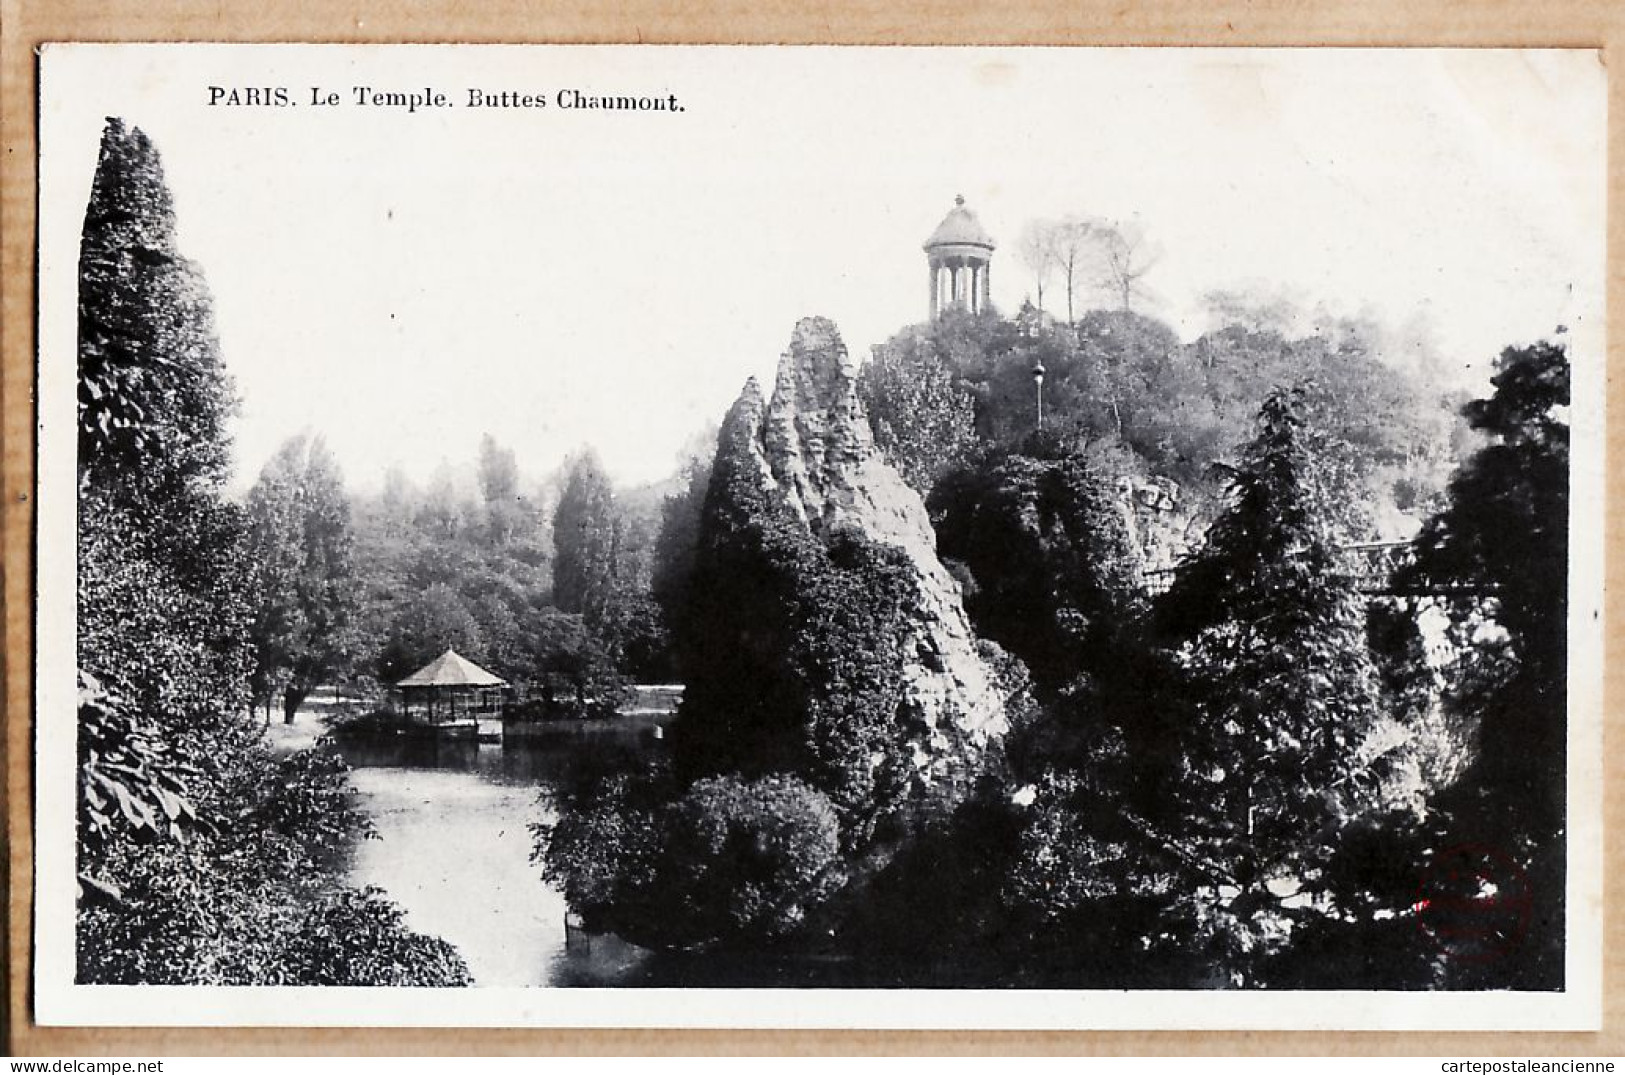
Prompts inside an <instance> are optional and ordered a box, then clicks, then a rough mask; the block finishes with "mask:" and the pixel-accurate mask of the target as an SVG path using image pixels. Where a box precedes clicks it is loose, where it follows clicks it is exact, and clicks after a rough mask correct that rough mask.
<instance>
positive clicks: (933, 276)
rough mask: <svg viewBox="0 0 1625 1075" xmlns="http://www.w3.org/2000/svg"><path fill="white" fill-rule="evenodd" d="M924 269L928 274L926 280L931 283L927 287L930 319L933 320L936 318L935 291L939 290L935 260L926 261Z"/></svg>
mask: <svg viewBox="0 0 1625 1075" xmlns="http://www.w3.org/2000/svg"><path fill="white" fill-rule="evenodd" d="M926 269H927V274H928V280H927V282H928V283H929V284H930V285H931V286H930V288H929V289H928V290H929V291H930V295H931V320H933V321H935V320H936V319H937V292H938V290H939V282H938V279H937V263H936V262H935V261H932V262H928V263H927V265H926Z"/></svg>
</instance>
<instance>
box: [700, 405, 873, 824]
mask: <svg viewBox="0 0 1625 1075" xmlns="http://www.w3.org/2000/svg"><path fill="white" fill-rule="evenodd" d="M761 405H762V401H761V398H760V395H759V394H757V393H756V390H755V389H754V387H752V388H751V389H749V390H748V391H747V393H746V395H745V396H744V397H742V399H741V400H740V402H738V403H737V404H735V406H734V409H733V411H731V412H730V414H729V416H728V419H727V420H726V421H725V422H724V423H723V426H722V432H721V434H720V437H719V443H718V447H717V454H716V459H715V461H714V463H713V466H712V468H711V480H710V483H709V486H708V492H707V495H706V500H705V506H704V510H703V513H702V516H701V520H700V527H699V537H698V542H697V548H696V552H695V561H694V569H693V574H692V577H691V581H690V584H689V587H688V594H689V597H690V600H689V603H688V606H687V608H686V609H685V610H684V613H683V615H682V618H681V619H679V620H678V621H677V623H676V630H675V632H674V636H675V638H676V640H677V641H678V651H677V652H678V659H679V660H680V662H681V665H682V667H683V669H684V671H685V673H686V675H687V677H688V693H687V695H686V696H685V698H684V701H683V709H682V713H681V716H680V719H679V721H678V725H677V727H676V729H675V733H676V735H675V740H674V743H675V751H676V754H675V757H676V762H677V768H678V772H679V774H680V775H681V776H682V777H683V778H684V779H685V780H691V779H697V778H700V777H705V776H712V775H717V774H724V773H730V772H739V773H743V774H746V775H751V776H754V775H762V774H769V773H793V774H796V775H797V776H798V777H800V778H801V779H804V780H806V781H807V782H808V783H809V784H810V785H811V786H812V787H814V788H816V789H817V790H818V791H820V792H822V793H824V794H826V795H828V796H829V797H830V799H831V801H832V802H834V804H835V806H836V809H837V811H838V812H839V813H840V816H841V818H842V821H843V824H844V825H845V826H846V831H847V835H848V838H849V839H851V840H852V841H853V842H855V843H861V842H862V841H863V840H864V839H865V838H866V837H867V835H868V832H869V830H870V829H871V828H872V826H873V825H874V824H875V822H876V821H877V820H878V819H879V818H881V817H882V816H884V815H885V814H886V813H888V812H889V811H891V810H892V809H894V808H895V807H896V806H897V805H898V803H899V801H900V799H901V797H902V795H903V794H904V780H903V775H902V752H903V750H904V744H903V742H902V738H901V736H900V735H899V733H898V721H899V717H898V708H899V706H900V704H901V698H902V675H901V666H902V660H901V655H900V650H899V647H900V645H901V639H902V637H903V631H902V617H903V616H904V615H905V610H904V607H903V599H904V589H903V585H902V580H903V576H902V574H901V573H902V572H903V571H904V570H905V569H904V567H903V554H902V553H901V552H900V551H899V550H896V549H894V548H891V547H889V546H882V545H879V544H876V543H874V542H872V541H870V540H868V539H867V538H865V537H863V536H862V535H859V534H855V533H849V532H845V531H836V532H835V533H833V534H830V535H828V536H827V537H820V536H818V535H815V534H814V533H813V532H812V531H811V530H809V529H808V527H807V526H806V524H805V523H803V522H802V521H801V520H800V519H799V518H797V517H796V516H795V514H794V512H793V511H792V510H791V509H790V507H789V505H788V504H787V503H785V502H784V500H783V495H782V493H780V492H779V490H778V489H777V488H776V487H771V486H768V485H765V484H764V483H763V482H762V479H761V474H760V470H759V463H758V462H757V456H756V454H755V453H754V451H753V447H752V444H751V438H752V437H753V436H754V435H755V424H754V417H753V416H754V415H755V413H756V412H757V411H758V410H759V408H760V407H761Z"/></svg>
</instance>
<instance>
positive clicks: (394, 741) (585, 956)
mask: <svg viewBox="0 0 1625 1075" xmlns="http://www.w3.org/2000/svg"><path fill="white" fill-rule="evenodd" d="M656 726H657V718H653V717H645V716H629V717H620V718H617V719H615V720H612V721H577V722H563V721H561V722H557V723H555V724H552V725H549V726H548V727H547V728H545V729H543V730H540V731H538V733H537V734H536V735H535V737H534V738H527V739H524V740H519V741H514V740H510V741H508V742H507V743H505V744H504V743H476V742H467V741H464V742H441V741H436V740H433V739H425V738H413V737H406V736H376V735H374V736H365V737H344V738H341V739H340V740H339V743H338V745H339V749H340V750H341V751H342V752H343V754H344V757H345V760H346V761H348V762H349V764H350V765H351V766H352V768H353V770H354V771H353V772H352V774H351V780H352V783H353V784H354V785H355V788H356V790H357V792H358V794H359V796H360V800H361V805H362V808H363V809H364V810H365V811H366V812H367V814H368V815H369V816H370V817H371V818H372V820H373V824H374V827H375V828H376V830H377V834H378V839H376V840H366V841H363V842H362V843H361V844H360V845H359V846H358V847H357V848H356V851H355V853H354V855H353V856H352V861H351V866H350V881H351V883H353V884H356V885H377V886H378V887H380V888H382V889H384V891H385V892H387V893H388V894H389V896H390V898H391V899H393V900H395V902H397V903H398V904H400V905H401V906H402V907H403V908H404V909H405V911H406V919H407V924H408V925H409V926H410V927H411V928H412V929H415V930H418V931H420V932H423V933H427V934H431V935H433V936H438V937H443V938H445V939H446V940H447V941H449V942H450V943H451V944H453V945H455V946H456V947H457V949H458V950H459V951H460V952H461V953H462V955H463V958H464V959H465V960H466V961H467V962H468V965H469V970H470V971H471V972H472V973H473V975H474V979H475V984H477V985H482V986H538V985H559V986H612V985H642V984H647V981H648V966H647V965H648V964H649V962H650V957H651V955H652V954H651V953H649V952H647V951H645V950H644V949H641V948H637V947H636V946H633V945H630V944H627V943H626V942H624V941H621V940H620V939H619V938H615V937H609V936H602V935H597V936H595V935H587V934H583V933H580V932H574V933H573V934H572V935H571V936H569V937H567V936H566V928H565V914H566V911H567V908H566V906H565V902H564V897H563V895H562V894H560V893H559V892H558V891H556V890H555V889H553V888H552V887H550V886H549V885H547V884H545V883H544V882H543V880H542V873H541V867H540V866H538V865H535V864H533V863H532V862H531V861H530V856H531V848H532V844H533V836H532V834H531V832H530V826H531V825H532V824H533V823H535V822H537V821H539V820H542V819H543V817H544V810H545V806H544V804H543V803H542V802H540V801H539V799H540V792H541V791H542V790H543V789H544V788H550V787H556V786H558V784H559V783H560V782H561V781H563V780H565V779H567V778H568V777H569V775H570V774H571V773H572V771H573V770H574V769H575V768H576V767H578V766H581V765H582V764H585V763H588V762H590V761H591V760H592V759H593V758H594V756H595V755H601V754H604V753H625V752H628V751H633V752H638V753H648V752H652V751H656V750H659V749H661V744H660V741H659V740H657V739H656V738H655V733H654V728H655V727H656Z"/></svg>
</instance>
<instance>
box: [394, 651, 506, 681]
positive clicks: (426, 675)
mask: <svg viewBox="0 0 1625 1075" xmlns="http://www.w3.org/2000/svg"><path fill="white" fill-rule="evenodd" d="M507 682H508V681H507V680H505V679H503V678H501V677H500V676H494V675H492V674H491V673H490V672H487V671H486V670H485V669H483V668H481V667H480V666H479V665H477V664H475V663H474V662H473V661H471V660H469V659H468V658H467V657H464V656H463V655H462V654H460V653H458V652H457V651H456V650H452V649H448V650H447V651H446V652H444V653H442V654H441V655H440V656H438V657H436V658H435V659H434V660H432V661H430V662H429V663H428V664H426V665H424V666H423V667H422V668H419V669H418V670H417V671H416V672H413V673H412V674H411V675H409V676H407V677H406V678H405V679H403V680H401V681H400V682H398V683H396V684H395V686H397V687H501V686H505V685H506V684H507Z"/></svg>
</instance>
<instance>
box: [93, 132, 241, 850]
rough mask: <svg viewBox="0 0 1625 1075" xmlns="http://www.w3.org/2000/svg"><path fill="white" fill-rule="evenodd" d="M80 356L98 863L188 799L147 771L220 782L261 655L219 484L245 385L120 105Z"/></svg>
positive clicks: (106, 136) (153, 158) (185, 781)
mask: <svg viewBox="0 0 1625 1075" xmlns="http://www.w3.org/2000/svg"><path fill="white" fill-rule="evenodd" d="M78 361H79V422H78V433H79V437H78V447H79V460H78V463H79V533H78V561H79V563H78V658H79V666H80V671H81V673H82V679H83V676H85V675H88V677H89V679H88V680H86V681H84V682H88V683H89V684H91V685H92V689H90V690H89V691H88V692H87V693H86V694H85V695H84V696H83V697H84V699H88V700H89V703H90V704H87V705H82V706H81V709H80V725H81V727H80V731H81V735H80V792H81V800H80V805H81V829H80V832H81V837H82V844H81V847H82V849H83V850H84V851H85V852H86V857H85V860H84V862H83V866H84V867H85V868H86V869H87V871H88V872H89V873H90V874H92V875H94V874H95V873H96V872H97V870H98V868H99V867H98V863H97V860H98V858H99V856H100V854H101V851H102V849H103V846H104V843H105V840H106V839H108V838H111V837H113V836H115V835H116V834H117V833H118V832H119V831H121V830H124V829H134V830H136V831H146V832H149V833H150V832H151V831H153V830H156V829H162V828H165V827H167V824H168V822H169V821H172V820H175V819H176V818H178V817H184V816H185V813H186V811H185V810H182V807H181V806H180V805H177V802H176V801H172V800H167V799H165V798H164V797H163V796H158V797H157V798H155V799H149V798H144V797H143V796H144V794H145V792H144V791H143V789H144V788H146V789H148V790H149V791H150V787H151V786H152V785H153V784H154V783H156V784H158V785H162V786H165V787H168V788H170V789H171V790H172V791H173V790H174V789H177V788H179V789H181V790H187V792H188V794H192V793H194V792H196V793H197V794H204V793H206V786H205V785H200V784H198V783H197V782H196V781H195V780H194V779H192V777H190V776H187V775H186V774H188V773H189V772H191V771H193V767H202V768H205V769H206V768H207V767H209V766H212V765H214V764H215V763H216V761H217V760H218V758H219V751H220V749H221V747H222V745H223V744H225V743H227V742H229V741H231V739H232V737H233V736H234V735H238V734H240V733H241V727H240V726H241V725H242V724H243V723H244V722H245V719H246V718H245V717H244V715H243V707H244V705H245V703H246V701H247V692H246V686H247V678H248V672H249V670H250V667H251V662H252V654H251V652H250V649H249V646H248V640H247V634H248V632H247V626H248V620H249V616H250V596H251V592H252V584H251V580H250V579H249V577H248V575H247V572H246V558H245V557H244V556H243V517H242V512H241V511H240V510H239V509H238V508H236V507H235V506H234V505H231V504H228V503H226V502H224V501H223V500H222V499H221V497H220V495H219V490H220V486H221V485H222V483H223V482H224V480H225V477H226V472H227V465H228V460H229V453H230V443H229V440H228V437H227V434H226V421H227V419H228V417H229V416H230V414H231V412H232V409H233V407H234V400H233V397H232V390H231V385H230V381H229V379H228V378H227V376H226V373H225V369H224V366H223V365H222V362H221V358H220V352H219V344H218V341H217V339H216V336H215V330H214V322H213V315H212V312H211V301H210V297H209V293H208V289H207V287H206V285H205V284H204V281H203V277H202V275H201V273H200V272H199V271H198V270H197V268H196V267H195V266H194V265H192V263H190V262H188V261H187V260H186V259H185V258H183V257H182V256H181V255H180V253H179V251H178V249H177V246H176V241H175V220H174V208H173V203H172V199H171V197H170V194H169V190H168V187H167V186H166V184H165V181H164V173H163V167H162V164H161V162H160V160H159V157H158V153H157V150H156V149H155V148H154V147H153V145H152V143H151V141H150V140H149V139H148V138H147V136H146V135H145V134H143V133H142V132H141V131H139V130H136V129H132V128H127V127H126V126H125V124H124V123H123V122H122V121H120V120H117V119H110V120H108V122H107V126H106V128H105V130H104V131H103V134H102V142H101V154H100V157H99V159H98V162H97V167H96V173H95V178H94V181H93V184H92V188H91V196H90V202H89V205H88V207H87V210H86V213H85V223H84V230H83V233H82V237H81V242H80V257H79V347H78ZM102 691H105V692H106V693H105V694H103V693H101V692H102ZM158 743H162V744H163V750H162V751H157V752H151V753H150V756H148V752H146V751H144V749H143V747H142V744H148V745H151V744H158ZM143 771H145V772H147V773H148V776H149V779H145V780H144V779H143V778H142V777H141V776H140V775H139V774H140V773H142V772H143ZM188 789H190V790H188ZM188 809H189V807H188ZM121 818H122V822H121V820H120V819H121Z"/></svg>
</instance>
